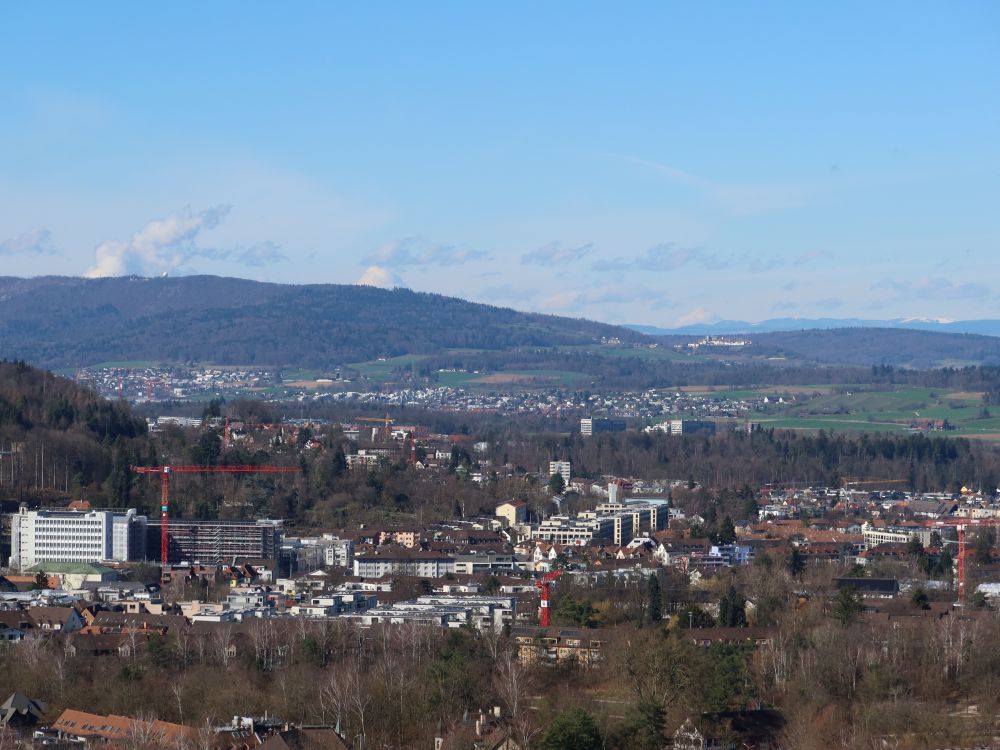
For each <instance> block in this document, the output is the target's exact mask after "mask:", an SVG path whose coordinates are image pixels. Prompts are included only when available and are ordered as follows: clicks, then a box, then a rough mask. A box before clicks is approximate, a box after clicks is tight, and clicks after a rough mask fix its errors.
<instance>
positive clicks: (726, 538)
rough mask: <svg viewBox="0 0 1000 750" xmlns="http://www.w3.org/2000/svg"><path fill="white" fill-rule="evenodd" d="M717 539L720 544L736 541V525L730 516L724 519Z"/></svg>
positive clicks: (716, 536)
mask: <svg viewBox="0 0 1000 750" xmlns="http://www.w3.org/2000/svg"><path fill="white" fill-rule="evenodd" d="M715 541H716V542H717V543H718V544H733V543H734V542H735V541H736V526H735V524H734V523H733V519H732V518H730V517H729V516H726V517H725V518H723V519H722V523H721V524H720V526H719V532H718V533H717V534H716V535H715Z"/></svg>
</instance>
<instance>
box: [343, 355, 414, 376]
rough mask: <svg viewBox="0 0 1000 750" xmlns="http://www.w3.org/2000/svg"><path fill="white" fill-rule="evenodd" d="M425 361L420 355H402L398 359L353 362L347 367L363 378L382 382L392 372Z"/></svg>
mask: <svg viewBox="0 0 1000 750" xmlns="http://www.w3.org/2000/svg"><path fill="white" fill-rule="evenodd" d="M424 359H426V357H425V356H424V355H422V354H404V355H402V356H399V357H388V358H387V359H376V360H373V361H371V362H355V363H353V364H350V365H347V367H348V368H350V369H352V370H357V371H358V372H359V373H361V375H363V376H364V377H368V378H371V379H372V380H382V379H385V378H388V377H389V376H390V375H391V374H392V372H393V370H398V369H399V368H401V367H406V366H407V365H414V364H416V363H417V362H420V361H421V360H424Z"/></svg>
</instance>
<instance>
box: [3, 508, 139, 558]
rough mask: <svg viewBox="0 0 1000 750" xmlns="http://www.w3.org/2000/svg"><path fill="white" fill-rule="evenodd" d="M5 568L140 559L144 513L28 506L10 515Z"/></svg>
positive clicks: (132, 510)
mask: <svg viewBox="0 0 1000 750" xmlns="http://www.w3.org/2000/svg"><path fill="white" fill-rule="evenodd" d="M10 541H11V545H10V548H11V554H10V566H11V567H12V568H17V569H19V570H27V569H28V568H31V567H32V566H34V565H37V564H38V563H47V562H79V563H97V562H105V561H116V562H125V561H127V560H141V559H143V558H144V557H145V541H146V517H145V516H140V515H138V514H137V513H136V511H135V509H134V508H130V509H129V510H128V511H126V512H125V513H115V512H114V511H110V510H89V511H74V510H28V508H27V506H24V505H22V506H21V508H20V509H19V510H18V512H17V513H15V514H14V515H12V516H11V527H10Z"/></svg>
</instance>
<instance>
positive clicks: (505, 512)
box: [494, 500, 528, 528]
mask: <svg viewBox="0 0 1000 750" xmlns="http://www.w3.org/2000/svg"><path fill="white" fill-rule="evenodd" d="M494 515H495V516H496V517H497V518H502V519H503V520H505V521H506V522H507V523H506V526H507V527H508V528H509V527H511V526H519V525H520V524H522V523H524V522H525V521H526V520H528V504H527V503H526V502H524V501H523V500H511V501H509V502H506V503H500V505H498V506H497V509H496V511H495V513H494Z"/></svg>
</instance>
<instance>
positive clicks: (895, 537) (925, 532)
mask: <svg viewBox="0 0 1000 750" xmlns="http://www.w3.org/2000/svg"><path fill="white" fill-rule="evenodd" d="M933 533H934V529H928V528H912V527H905V528H901V527H899V526H886V527H885V528H878V527H875V526H872V525H871V524H870V523H864V524H862V525H861V534H862V535H863V536H864V538H865V547H867V548H868V549H871V548H872V547H877V546H878V545H880V544H906V543H907V542H909V541H910V539H912V538H914V537H916V538H917V539H919V540H920V543H921V544H922V545H924V546H925V547H929V546H930V545H931V535H932V534H933Z"/></svg>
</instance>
